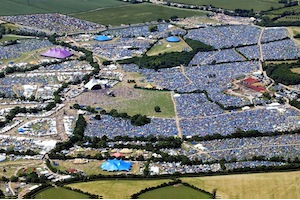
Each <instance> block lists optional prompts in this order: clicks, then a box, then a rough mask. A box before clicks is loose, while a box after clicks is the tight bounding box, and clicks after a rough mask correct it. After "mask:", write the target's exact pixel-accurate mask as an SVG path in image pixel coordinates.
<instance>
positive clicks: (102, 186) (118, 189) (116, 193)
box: [67, 179, 170, 199]
mask: <svg viewBox="0 0 300 200" xmlns="http://www.w3.org/2000/svg"><path fill="white" fill-rule="evenodd" d="M169 181H170V180H167V179H162V180H103V181H91V182H83V183H73V184H70V185H67V186H69V187H71V188H76V189H80V190H82V191H84V192H89V193H91V194H97V195H99V196H100V195H102V196H103V199H129V198H130V196H131V195H132V194H134V193H137V192H139V191H141V190H142V189H145V188H147V187H154V186H157V185H160V184H162V183H164V182H169Z"/></svg>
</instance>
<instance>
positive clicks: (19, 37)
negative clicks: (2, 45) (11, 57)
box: [0, 35, 30, 42]
mask: <svg viewBox="0 0 300 200" xmlns="http://www.w3.org/2000/svg"><path fill="white" fill-rule="evenodd" d="M26 38H30V37H22V36H18V35H3V37H2V38H1V39H0V42H4V41H10V40H22V39H26Z"/></svg>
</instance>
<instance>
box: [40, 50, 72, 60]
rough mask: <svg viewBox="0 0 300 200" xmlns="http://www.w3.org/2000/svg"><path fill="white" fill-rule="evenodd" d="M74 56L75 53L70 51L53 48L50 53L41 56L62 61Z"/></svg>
mask: <svg viewBox="0 0 300 200" xmlns="http://www.w3.org/2000/svg"><path fill="white" fill-rule="evenodd" d="M72 55H73V53H71V52H70V51H68V50H66V49H61V48H51V49H49V50H48V51H46V52H44V53H42V54H41V56H45V57H51V58H60V59H63V58H67V57H69V56H72Z"/></svg>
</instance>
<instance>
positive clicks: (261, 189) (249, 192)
mask: <svg viewBox="0 0 300 200" xmlns="http://www.w3.org/2000/svg"><path fill="white" fill-rule="evenodd" d="M181 180H182V181H183V182H186V183H189V184H191V185H194V186H196V187H198V188H201V189H203V190H206V191H208V192H212V191H213V189H217V197H221V198H225V199H299V198H300V193H299V191H300V185H299V180H300V171H296V172H279V173H258V174H241V175H226V176H211V177H197V178H181Z"/></svg>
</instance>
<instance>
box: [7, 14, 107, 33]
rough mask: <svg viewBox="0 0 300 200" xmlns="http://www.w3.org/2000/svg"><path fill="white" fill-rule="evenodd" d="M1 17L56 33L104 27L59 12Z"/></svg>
mask: <svg viewBox="0 0 300 200" xmlns="http://www.w3.org/2000/svg"><path fill="white" fill-rule="evenodd" d="M1 18H2V19H3V20H5V21H9V22H13V23H16V24H20V25H23V26H27V27H32V28H35V29H40V30H41V29H42V30H47V31H50V32H53V33H58V34H62V33H70V32H83V31H93V30H102V29H104V28H105V27H104V26H103V25H100V24H96V23H93V22H88V21H84V20H81V19H78V18H74V17H70V16H67V15H62V14H59V13H50V14H33V15H16V16H3V17H1Z"/></svg>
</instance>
